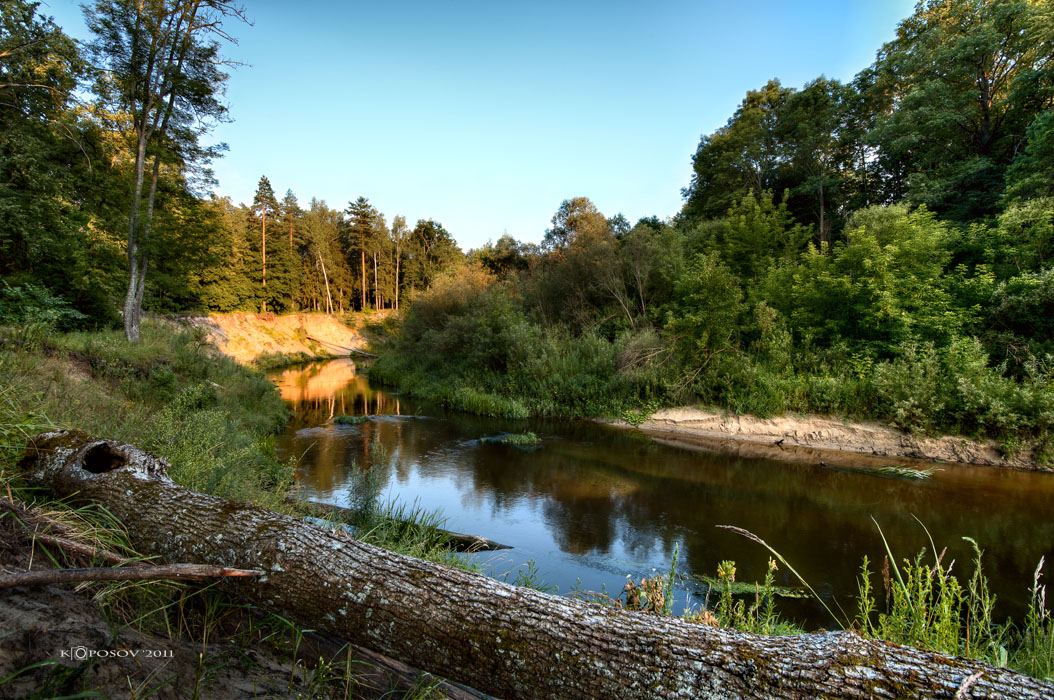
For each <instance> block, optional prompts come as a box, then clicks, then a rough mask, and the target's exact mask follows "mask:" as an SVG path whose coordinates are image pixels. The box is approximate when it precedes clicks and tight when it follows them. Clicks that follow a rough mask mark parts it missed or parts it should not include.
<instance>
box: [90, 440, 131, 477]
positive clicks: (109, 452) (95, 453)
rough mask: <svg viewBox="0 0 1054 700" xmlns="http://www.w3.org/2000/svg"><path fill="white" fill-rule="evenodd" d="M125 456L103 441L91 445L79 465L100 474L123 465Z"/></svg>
mask: <svg viewBox="0 0 1054 700" xmlns="http://www.w3.org/2000/svg"><path fill="white" fill-rule="evenodd" d="M124 463H125V456H124V455H123V454H121V453H120V452H118V451H117V450H115V449H113V448H112V447H110V445H109V444H107V443H105V442H100V443H98V444H95V445H92V446H91V447H89V448H88V451H87V452H85V453H84V459H83V460H82V464H81V466H83V467H84V468H85V469H87V470H88V471H90V472H91V473H92V474H102V473H104V472H109V471H113V470H114V469H117V468H118V467H122V466H124Z"/></svg>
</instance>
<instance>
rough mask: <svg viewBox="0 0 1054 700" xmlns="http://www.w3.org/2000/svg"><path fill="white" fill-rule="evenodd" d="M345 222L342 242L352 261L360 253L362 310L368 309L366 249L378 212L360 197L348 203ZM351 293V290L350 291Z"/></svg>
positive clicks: (366, 200) (368, 201)
mask: <svg viewBox="0 0 1054 700" xmlns="http://www.w3.org/2000/svg"><path fill="white" fill-rule="evenodd" d="M344 214H345V217H346V218H345V221H344V227H343V229H342V231H341V242H342V243H343V246H344V254H345V255H346V256H347V257H348V260H349V263H350V260H351V259H352V258H353V257H355V253H356V252H357V253H358V256H357V257H358V258H359V273H360V274H359V291H360V306H359V308H360V309H365V308H366V249H367V248H368V247H369V240H370V237H371V236H372V234H373V222H374V218H375V217H376V216H377V210H376V209H374V208H373V206H372V205H371V204H370V200H368V199H366V198H365V197H359V198H358V199H356V200H355V201H354V202H348V208H347V209H345V210H344ZM349 291H350V290H349Z"/></svg>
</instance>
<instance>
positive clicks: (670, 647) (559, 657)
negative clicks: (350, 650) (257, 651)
mask: <svg viewBox="0 0 1054 700" xmlns="http://www.w3.org/2000/svg"><path fill="white" fill-rule="evenodd" d="M22 466H23V469H24V470H25V471H26V472H27V478H29V479H30V480H31V481H32V482H35V483H37V484H40V485H43V486H46V487H48V488H50V489H51V490H52V491H53V492H54V493H55V494H56V495H58V496H60V497H72V496H74V495H76V498H78V499H91V500H95V501H97V502H100V503H102V504H103V505H105V507H106V508H107V509H108V510H109V511H110V512H111V513H113V514H114V515H115V516H116V517H118V518H119V519H120V520H121V521H122V522H123V523H124V524H125V526H126V527H127V528H128V531H129V533H130V534H131V537H132V538H133V541H134V544H135V545H136V547H137V548H138V549H139V550H140V551H142V552H144V553H156V554H161V555H163V556H166V557H169V558H170V559H174V560H177V561H191V562H198V563H204V564H214V565H218V566H227V567H234V568H244V569H260V570H263V571H265V572H266V574H265V575H264V576H262V577H260V578H257V579H251V580H250V579H240V580H235V579H228V580H225V581H224V584H222V585H225V586H226V587H227V588H228V589H231V590H233V591H236V592H237V593H239V594H241V595H242V596H244V597H245V598H247V599H248V600H250V601H252V602H254V603H256V604H257V605H259V606H261V607H262V608H264V609H267V610H271V611H273V612H275V613H278V614H280V615H284V616H287V617H290V618H292V619H295V620H298V621H300V622H302V623H304V624H306V625H309V626H311V627H314V628H315V629H318V630H321V631H323V632H326V633H329V634H333V635H335V636H337V637H340V638H342V639H346V640H348V641H349V642H352V643H354V644H359V645H361V646H364V647H367V648H370V649H374V650H376V651H378V652H380V653H382V654H384V655H386V656H389V657H392V658H394V659H397V660H399V661H402V662H404V663H407V664H410V665H412V666H415V667H417V668H421V669H424V670H427V671H429V672H431V673H434V674H436V675H440V676H444V677H446V678H451V679H453V680H455V681H458V682H460V683H464V684H466V685H468V686H471V687H473V688H477V689H479V690H482V691H485V692H487V693H489V694H491V695H494V696H496V697H501V698H505V699H506V700H512V699H514V698H619V699H625V700H634V699H637V698H668V699H678V698H685V699H688V698H691V699H692V700H695V699H702V698H746V697H750V698H818V697H823V698H901V697H912V698H948V699H951V698H955V697H957V696H958V697H964V698H982V697H984V698H990V697H999V698H1008V699H1011V700H1013V699H1016V698H1054V685H1051V684H1048V683H1044V682H1041V681H1038V680H1035V679H1032V678H1028V677H1025V676H1022V675H1020V674H1017V673H1014V672H1012V671H1009V670H1006V669H1000V668H995V667H991V666H987V665H985V664H980V663H977V662H975V661H971V660H967V659H962V658H952V657H947V656H943V655H941V654H936V653H930V652H923V651H919V650H916V649H912V648H910V647H903V646H898V645H895V644H891V643H886V642H879V641H872V640H865V639H863V638H861V637H860V636H858V635H857V634H855V633H852V632H837V633H818V634H804V635H797V636H784V637H764V636H755V635H750V634H744V633H740V632H736V631H732V630H725V629H717V628H712V627H705V626H700V625H694V624H691V623H688V622H685V621H684V620H680V619H677V618H666V617H659V616H655V615H649V614H645V613H630V612H624V611H620V610H617V609H613V608H611V607H606V606H602V605H599V604H596V603H588V602H583V601H577V600H571V599H568V598H562V597H559V596H553V595H548V594H545V593H540V592H538V591H534V590H530V589H525V588H517V587H515V586H512V585H509V584H505V583H502V582H499V581H495V580H492V579H488V578H486V577H484V576H481V575H479V574H473V573H469V572H465V571H460V570H457V569H451V568H448V567H444V566H440V565H437V564H432V563H429V562H424V561H420V560H416V559H411V558H408V557H404V556H400V555H398V554H393V553H391V552H387V551H384V550H381V549H378V548H376V547H372V546H369V545H366V544H363V543H361V542H357V541H354V540H351V541H348V540H342V539H339V538H337V537H336V536H334V535H331V534H329V533H327V532H325V531H323V530H321V529H319V528H317V527H314V526H312V525H310V524H308V523H305V522H304V521H302V520H298V519H296V518H291V517H288V516H284V515H280V514H278V513H274V512H272V511H268V510H266V509H263V508H259V507H256V506H251V505H246V504H240V503H234V502H231V501H227V500H225V499H221V498H217V497H214V496H208V495H205V494H201V493H196V492H193V491H190V490H188V489H184V488H182V487H180V486H177V485H176V484H175V483H173V482H172V481H171V479H169V478H168V477H167V475H166V473H165V463H164V461H163V460H158V459H156V458H154V457H152V456H150V455H148V454H146V453H145V452H143V451H141V450H139V449H137V448H134V447H132V446H130V445H124V444H121V443H117V442H113V441H107V440H95V439H92V438H90V437H89V436H87V435H84V434H82V433H68V432H54V433H46V434H44V435H41V436H39V437H38V438H36V439H35V440H34V441H33V443H32V444H31V446H30V448H29V449H28V450H27V453H26V456H25V457H24V458H23V461H22ZM978 673H980V674H981V675H980V676H976V674H978ZM975 676H976V678H975ZM960 691H961V692H960Z"/></svg>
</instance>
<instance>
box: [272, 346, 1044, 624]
mask: <svg viewBox="0 0 1054 700" xmlns="http://www.w3.org/2000/svg"><path fill="white" fill-rule="evenodd" d="M272 378H273V380H274V381H275V383H276V384H277V385H278V387H279V388H280V390H281V392H282V396H283V398H284V399H285V400H286V401H287V402H288V403H289V406H290V408H291V410H292V419H291V420H290V422H289V426H288V428H287V431H286V433H285V435H284V436H282V438H281V439H280V441H279V445H278V449H279V452H280V454H281V455H282V456H283V457H287V458H288V457H295V458H297V459H298V461H299V465H300V466H299V468H298V471H297V480H298V483H299V486H300V489H301V496H302V497H305V498H307V499H309V500H314V501H319V502H323V503H331V504H335V505H340V506H350V505H353V502H354V499H355V493H356V490H357V489H360V488H361V486H362V484H363V483H364V482H368V483H370V484H372V485H374V486H375V487H376V488H378V489H379V492H378V493H379V498H380V499H381V500H382V501H384V500H397V501H399V502H402V503H405V504H408V505H409V504H414V503H416V504H418V505H420V506H422V507H424V508H426V509H429V510H440V511H441V512H442V514H443V516H444V517H445V518H446V525H445V527H446V528H447V529H449V530H454V531H457V532H462V533H471V534H478V535H482V536H484V537H487V538H489V539H492V540H496V541H498V542H501V543H504V544H507V545H510V546H511V547H512V549H509V550H503V551H498V552H481V553H478V554H474V555H471V556H473V557H475V558H476V559H477V561H478V562H479V563H480V564H481V566H482V567H483V568H484V570H485V571H486V573H488V574H489V575H492V576H496V577H498V578H506V577H507V578H508V580H509V581H512V580H514V579H515V578H516V577H517V573H518V572H526V570H527V567H528V563H529V562H533V564H534V566H535V567H536V569H537V577H538V578H539V579H540V580H541V581H543V582H544V583H545V584H548V585H552V586H557V587H558V588H559V592H560V593H568V592H570V591H572V590H574V589H579V590H583V591H598V592H600V591H606V592H608V593H609V594H610V595H612V596H615V595H617V594H618V593H619V592H620V591H621V590H622V587H623V586H624V585H625V583H626V580H627V577H633V578H635V579H636V580H638V581H639V579H640V578H641V577H642V576H648V577H651V576H653V575H665V574H667V573H668V572H669V570H670V566H671V563H672V562H673V560H674V556H675V553H676V572H677V577H676V578H677V585H676V586H675V596H674V609H675V611H680V610H683V609H684V608H685V607H686V606H687V607H698V606H700V605H702V604H703V603H704V602H705V598H706V596H707V590H708V587H707V585H706V584H705V583H704V581H703V577H704V576H713V575H715V573H716V569H717V565H718V563H720V562H721V561H722V560H729V559H731V560H735V561H736V565H737V568H736V579H737V581H740V582H748V583H749V582H754V581H760V580H761V579H762V578H763V577H764V574H765V571H766V569H767V567H768V559H769V556H770V555H769V553H768V552H767V551H766V550H765V549H764V548H763V547H762V546H760V545H758V544H756V543H754V542H751V541H749V540H747V539H745V538H743V537H742V536H739V535H736V534H734V533H732V532H730V531H727V530H723V529H720V528H719V527H718V526H719V525H733V526H736V527H740V528H745V529H747V530H749V531H750V532H753V533H754V534H756V535H757V536H758V537H761V538H763V539H764V540H765V541H766V542H768V543H769V544H770V545H771V546H772V547H773V548H775V549H776V550H777V551H778V552H780V554H782V555H783V556H784V557H785V558H786V559H787V561H788V562H790V564H792V565H793V566H794V568H795V569H797V571H798V572H799V573H800V574H802V576H804V577H805V579H806V580H808V582H809V583H810V584H811V585H812V587H813V588H814V589H815V590H816V591H817V592H819V594H820V595H821V596H823V597H824V598H826V599H827V603H828V605H830V606H831V607H832V608H834V609H835V610H838V607H839V606H840V607H841V608H843V609H844V610H845V612H846V613H848V614H849V615H850V616H852V615H853V614H854V613H855V599H854V595H855V593H856V591H857V577H858V575H859V571H860V565H861V561H862V558H863V557H864V556H865V555H866V556H867V557H868V558H869V559H870V561H871V562H872V566H871V570H872V572H876V571H880V570H881V568H882V561H883V557H884V556H886V549H885V546H884V543H883V539H882V535H880V533H879V529H878V528H879V527H880V528H881V532H882V534H884V536H885V540H886V542H888V545H889V548H890V549H891V550H892V552H893V553H894V555H895V557H896V558H897V559H901V558H905V557H913V556H914V555H915V554H917V553H918V552H920V551H921V550H923V549H925V550H926V551H927V554H926V555H925V556H926V560H927V561H929V562H932V560H933V555H932V552H931V551H930V550H931V545H930V539H929V538H930V537H931V536H932V539H933V542H934V543H935V544H936V547H937V549H939V550H940V549H943V548H945V547H947V553H946V554H945V555H944V556H945V559H944V562H945V563H947V562H949V561H951V560H953V559H954V560H955V567H954V571H956V572H958V573H959V574H960V576H962V577H964V576H965V575H967V574H968V573H971V572H972V571H973V564H972V559H973V551H972V549H971V546H970V544H969V543H968V542H966V541H965V540H964V539H963V538H964V537H970V538H973V539H974V540H976V541H977V542H978V543H979V544H980V545H981V547H982V548H983V549H984V550H985V554H984V558H983V562H984V568H985V572H986V575H987V577H988V579H989V582H990V584H991V587H992V590H993V591H994V592H995V593H996V595H997V597H998V609H997V611H998V613H999V615H1000V616H1006V615H1010V616H1013V617H1015V618H1018V619H1019V618H1020V616H1021V614H1022V613H1023V611H1024V606H1025V604H1026V603H1027V600H1028V595H1029V591H1028V589H1029V588H1030V587H1031V585H1032V578H1033V572H1034V571H1035V568H1036V565H1037V563H1038V562H1039V560H1040V558H1041V557H1046V560H1047V561H1048V562H1051V560H1052V558H1054V557H1052V555H1054V475H1051V474H1047V473H1036V472H1021V471H1014V470H1009V469H1000V468H995V467H982V466H969V465H961V464H941V463H927V464H915V463H912V464H910V465H908V466H911V467H914V468H920V469H921V468H926V469H928V468H933V469H934V471H933V472H932V476H931V477H930V478H928V479H924V480H907V479H901V478H892V477H890V476H887V475H883V474H882V473H881V472H879V471H878V468H879V467H881V466H882V465H881V464H879V463H876V462H875V461H874V460H865V459H861V458H860V457H859V456H854V455H844V456H843V458H841V459H839V458H838V456H835V458H833V459H830V458H829V459H827V460H826V461H824V462H823V463H822V464H821V463H811V462H809V461H804V462H803V461H798V462H788V461H780V460H773V459H757V458H748V457H743V456H736V455H729V454H718V453H709V452H706V451H700V450H699V449H697V446H689V445H678V444H677V443H676V442H669V441H657V440H655V439H653V438H652V437H649V436H648V435H646V434H643V433H641V432H637V431H627V430H622V429H617V428H612V427H608V426H604V425H598V424H594V423H589V422H583V421H555V420H505V419H499V418H492V417H484V416H474V415H470V414H465V413H460V412H457V411H450V410H448V409H445V408H443V407H442V406H437V405H434V404H429V403H426V402H421V401H417V400H415V399H413V398H412V397H408V396H401V395H398V394H395V393H392V392H390V391H387V390H385V389H383V388H378V387H374V386H371V384H370V382H369V380H368V378H367V377H366V376H365V373H364V372H359V371H357V368H356V366H355V363H354V362H353V361H351V360H349V359H337V360H331V361H328V362H322V363H314V364H311V365H307V366H303V367H297V368H293V369H287V370H285V371H281V372H276V373H275V374H273V375H272ZM341 415H349V416H369V417H370V418H369V419H368V420H366V421H365V422H362V423H359V424H355V425H339V424H336V423H335V422H334V418H336V417H338V416H341ZM525 431H531V432H534V433H535V434H537V435H538V436H539V437H540V438H541V441H540V443H539V444H538V445H536V446H532V447H516V446H512V445H506V444H501V443H498V442H493V441H488V440H487V439H486V438H493V437H498V436H501V435H503V434H511V433H523V432H525ZM375 445H380V446H382V449H383V452H384V453H386V454H387V458H386V459H384V460H380V461H378V460H376V459H373V460H371V458H370V454H371V446H375ZM373 454H374V455H376V454H377V450H376V447H374V448H373ZM371 463H372V466H370V467H367V466H366V465H368V464H371ZM891 463H892V462H891ZM896 463H897V464H899V463H900V462H896ZM366 468H369V469H371V470H376V471H377V472H379V473H375V474H374V475H373V476H372V477H371V478H370V479H366V480H364V478H363V476H364V475H363V470H364V469H366ZM876 523H877V525H876ZM1051 566H1054V564H1052V565H1051ZM1047 568H1048V573H1049V568H1050V567H1047ZM1046 578H1047V577H1045V578H1044V581H1046ZM776 583H777V584H778V585H780V586H785V587H788V588H794V587H798V586H799V585H800V584H799V583H798V581H797V580H796V579H795V577H794V576H793V574H792V573H791V572H790V571H789V570H788V568H787V567H786V566H783V565H780V567H779V569H778V570H777V572H776ZM872 583H873V585H875V586H876V588H877V596H876V597H877V598H878V599H879V600H880V603H881V601H882V598H883V595H884V594H883V593H882V582H881V575H880V574H877V573H876V574H875V575H874V578H873V581H872ZM778 608H779V610H781V611H782V612H783V613H784V614H785V615H786V616H787V617H790V618H793V619H797V620H799V621H803V622H805V623H806V625H807V626H808V627H821V626H822V627H835V626H837V625H836V623H835V621H834V620H832V619H831V618H830V616H829V615H827V614H826V613H825V612H824V611H823V608H822V607H821V606H820V605H819V604H818V603H817V602H815V601H813V600H809V599H797V598H785V599H780V601H779V603H778Z"/></svg>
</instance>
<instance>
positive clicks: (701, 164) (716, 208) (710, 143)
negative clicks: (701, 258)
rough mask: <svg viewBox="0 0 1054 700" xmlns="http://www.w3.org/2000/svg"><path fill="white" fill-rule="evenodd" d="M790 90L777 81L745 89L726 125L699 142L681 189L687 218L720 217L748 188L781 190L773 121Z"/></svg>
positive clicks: (776, 117)
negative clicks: (688, 180) (687, 178)
mask: <svg viewBox="0 0 1054 700" xmlns="http://www.w3.org/2000/svg"><path fill="white" fill-rule="evenodd" d="M792 92H793V90H791V89H790V88H785V87H783V86H782V85H780V81H778V80H770V81H769V82H767V83H766V84H765V86H764V87H762V88H761V89H760V90H751V91H749V92H748V93H747V96H746V97H745V98H744V99H743V102H742V103H741V104H740V105H739V109H737V110H736V113H735V114H733V115H732V117H731V118H730V119H729V120H728V123H727V124H725V126H723V127H721V128H720V129H718V130H717V131H715V132H714V133H713V134H711V135H709V136H704V137H703V138H702V139H701V140H700V141H699V147H698V149H697V150H696V152H695V155H694V156H692V180H691V183H690V184H689V185H688V187H686V188H684V189H683V190H682V191H681V195H682V196H683V197H684V199H685V203H684V212H683V213H684V214H685V215H686V216H687V217H689V218H690V219H697V218H708V217H718V216H722V215H723V214H724V213H725V212H726V211H727V210H728V208H729V207H731V206H732V205H733V203H734V202H735V201H736V200H737V199H738V198H739V197H740V196H742V193H743V192H745V191H746V190H748V189H753V190H754V191H755V192H761V191H763V190H774V191H781V190H782V187H781V186H780V183H779V181H778V174H779V172H778V171H779V166H780V163H781V161H782V159H783V154H782V153H781V149H780V144H779V141H778V136H777V130H776V124H777V121H778V119H779V114H780V110H781V108H782V107H783V104H784V103H785V102H786V100H787V98H788V97H789V96H790V95H791V93H792Z"/></svg>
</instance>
